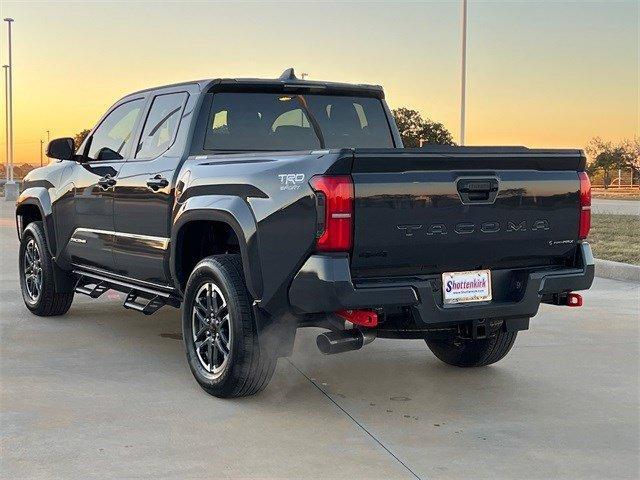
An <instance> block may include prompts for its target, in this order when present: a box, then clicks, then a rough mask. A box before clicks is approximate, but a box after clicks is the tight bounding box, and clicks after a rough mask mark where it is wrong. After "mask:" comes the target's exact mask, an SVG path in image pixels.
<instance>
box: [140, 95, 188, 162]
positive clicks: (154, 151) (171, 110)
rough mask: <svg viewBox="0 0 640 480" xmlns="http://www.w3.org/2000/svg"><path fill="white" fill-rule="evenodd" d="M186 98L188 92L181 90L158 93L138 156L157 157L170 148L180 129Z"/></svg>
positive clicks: (143, 132)
mask: <svg viewBox="0 0 640 480" xmlns="http://www.w3.org/2000/svg"><path fill="white" fill-rule="evenodd" d="M186 98H187V93H185V92H180V93H169V94H166V95H158V96H157V97H155V98H154V99H153V104H152V105H151V109H150V110H149V115H148V116H147V121H146V122H145V124H144V130H143V131H142V137H141V138H140V143H139V144H138V148H137V153H136V158H139V159H144V158H156V157H158V156H160V155H161V154H163V153H164V152H166V151H167V150H168V149H169V147H170V146H171V144H172V143H173V140H174V138H175V134H176V132H177V131H178V125H180V116H181V114H182V107H183V105H184V101H185V100H186Z"/></svg>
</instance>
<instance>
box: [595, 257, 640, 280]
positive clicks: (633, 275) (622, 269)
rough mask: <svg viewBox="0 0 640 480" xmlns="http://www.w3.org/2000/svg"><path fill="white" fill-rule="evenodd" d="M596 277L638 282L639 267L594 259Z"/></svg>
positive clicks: (639, 278)
mask: <svg viewBox="0 0 640 480" xmlns="http://www.w3.org/2000/svg"><path fill="white" fill-rule="evenodd" d="M595 260H596V277H603V278H612V279H614V280H626V281H631V282H640V265H631V264H629V263H621V262H612V261H611V260H600V259H599V258H596V259H595Z"/></svg>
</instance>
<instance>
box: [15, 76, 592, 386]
mask: <svg viewBox="0 0 640 480" xmlns="http://www.w3.org/2000/svg"><path fill="white" fill-rule="evenodd" d="M47 155H48V156H49V157H51V158H52V159H53V160H52V161H51V162H50V164H49V165H47V166H45V167H42V168H38V169H36V170H34V171H32V172H31V173H30V174H29V175H28V176H27V177H26V178H25V179H24V185H23V191H22V192H21V195H20V197H19V199H18V202H17V208H16V218H17V228H18V234H19V237H20V242H21V246H20V258H19V265H20V282H21V288H22V295H23V297H24V301H25V304H26V306H27V308H28V309H29V310H31V311H32V312H33V313H34V314H36V315H43V316H49V315H61V314H64V313H66V312H67V311H68V309H69V307H70V306H71V302H72V300H73V296H74V293H81V294H85V295H88V296H90V297H93V298H96V297H99V296H100V295H102V294H103V293H104V292H105V291H107V290H109V289H113V290H118V291H121V292H124V293H125V294H126V297H125V300H124V307H126V308H129V309H133V310H138V311H140V312H142V313H144V314H151V313H153V312H155V311H156V310H158V309H159V308H161V307H162V306H164V305H170V306H173V307H180V306H181V305H182V330H183V337H184V344H185V348H186V354H187V360H188V362H189V366H190V368H191V371H192V372H193V375H194V376H195V378H196V380H197V381H198V383H199V384H200V385H201V386H202V388H204V389H205V390H206V391H207V392H209V393H211V394H213V395H216V396H219V397H236V396H243V395H250V394H253V393H256V392H258V391H260V390H261V389H263V388H264V387H265V386H266V385H267V383H268V382H269V380H270V379H271V377H272V375H273V372H274V368H275V365H276V362H277V359H278V358H279V357H282V356H287V355H290V354H291V351H292V348H293V342H294V338H295V332H296V330H297V328H300V327H319V328H322V329H324V333H321V334H320V335H319V336H318V338H317V344H318V347H319V349H320V350H321V351H322V352H323V353H327V354H331V353H338V352H344V351H348V350H356V349H358V348H361V347H362V346H363V345H365V344H367V343H369V342H371V341H372V340H374V339H375V338H378V337H379V338H403V339H424V340H425V341H426V344H427V346H428V347H429V349H431V351H432V352H433V353H434V354H435V355H436V356H437V357H438V358H439V359H440V360H442V361H444V362H446V363H448V364H452V365H457V366H461V367H469V366H483V365H488V364H491V363H494V362H496V361H498V360H500V359H501V358H502V357H504V356H505V355H506V354H507V352H508V351H509V350H510V349H511V347H512V345H513V343H514V340H515V338H516V334H517V332H518V331H519V330H526V329H527V328H528V326H529V319H530V318H531V317H533V316H534V315H536V313H537V311H538V308H539V305H540V303H541V302H542V303H550V304H553V305H564V306H579V305H581V304H582V298H581V297H580V295H579V294H576V293H573V292H574V291H576V290H583V289H587V288H589V287H590V286H591V283H592V281H593V274H594V261H593V257H592V254H591V249H590V247H589V244H588V243H586V242H585V241H584V239H585V238H586V236H587V233H588V231H589V224H590V203H591V199H590V184H589V179H588V177H587V175H586V174H585V171H584V169H585V157H584V154H583V153H582V152H581V151H580V150H538V149H536V150H532V149H527V148H524V147H449V146H428V147H425V148H421V149H404V148H403V145H402V141H401V139H400V135H399V133H398V129H397V128H396V126H395V123H394V120H393V117H392V115H391V113H390V111H389V108H388V107H387V105H386V103H385V101H384V94H383V91H382V88H380V87H379V86H371V85H349V84H342V83H331V82H318V81H305V80H299V79H297V78H296V77H295V75H294V73H293V70H292V69H289V70H287V71H286V72H285V73H284V74H283V75H282V76H281V77H280V78H278V79H273V80H261V79H215V80H203V81H196V82H188V83H181V84H177V85H170V86H165V87H159V88H153V89H149V90H144V91H140V92H136V93H133V94H131V95H127V96H126V97H124V98H123V99H121V100H120V101H118V102H117V103H116V104H115V105H113V106H112V107H111V108H110V109H109V110H108V111H107V112H106V114H105V115H104V116H103V117H102V119H101V120H100V121H99V122H98V123H97V125H96V126H95V128H94V129H93V130H92V131H91V133H90V134H89V135H88V137H87V138H86V140H85V141H84V142H83V143H82V144H81V145H79V146H77V148H76V146H74V142H73V140H72V139H71V138H61V139H57V140H53V141H52V142H51V143H50V144H49V146H48V150H47Z"/></svg>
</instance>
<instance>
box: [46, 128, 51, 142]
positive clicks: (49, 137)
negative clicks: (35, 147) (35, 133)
mask: <svg viewBox="0 0 640 480" xmlns="http://www.w3.org/2000/svg"><path fill="white" fill-rule="evenodd" d="M50 142H51V133H50V132H49V130H47V145H48V144H49V143H50Z"/></svg>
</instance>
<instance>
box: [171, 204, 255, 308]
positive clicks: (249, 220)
mask: <svg viewBox="0 0 640 480" xmlns="http://www.w3.org/2000/svg"><path fill="white" fill-rule="evenodd" d="M197 220H209V221H217V222H224V223H226V224H228V225H229V226H230V227H231V228H232V229H233V231H234V232H235V234H236V236H237V237H238V242H239V244H240V254H241V256H242V266H243V269H244V276H245V281H246V282H247V289H248V290H249V293H251V296H252V297H253V298H255V299H260V298H261V297H262V291H263V286H262V269H261V267H260V254H259V245H258V235H257V225H256V220H255V217H254V215H253V213H252V211H251V209H250V208H249V205H247V202H245V201H244V199H242V198H240V197H236V196H231V195H203V196H198V197H191V198H189V199H187V200H186V201H185V202H184V203H182V204H181V205H180V207H179V208H178V211H177V212H176V214H175V216H174V221H173V228H172V229H171V253H170V271H171V276H172V278H173V281H174V283H175V285H176V287H177V288H178V289H180V282H179V281H178V275H177V272H176V254H177V252H176V245H177V239H178V233H179V232H180V229H181V228H182V227H184V226H185V225H186V224H187V223H189V222H193V221H197Z"/></svg>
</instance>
